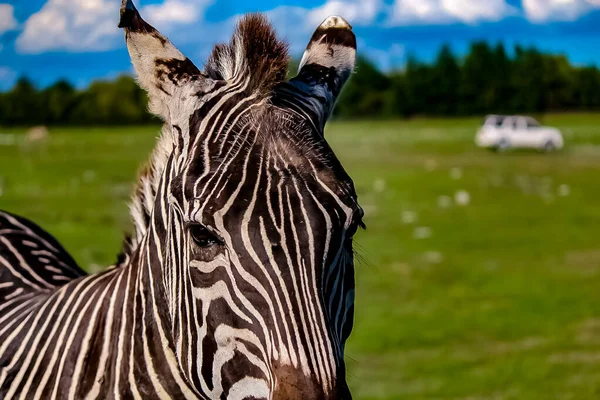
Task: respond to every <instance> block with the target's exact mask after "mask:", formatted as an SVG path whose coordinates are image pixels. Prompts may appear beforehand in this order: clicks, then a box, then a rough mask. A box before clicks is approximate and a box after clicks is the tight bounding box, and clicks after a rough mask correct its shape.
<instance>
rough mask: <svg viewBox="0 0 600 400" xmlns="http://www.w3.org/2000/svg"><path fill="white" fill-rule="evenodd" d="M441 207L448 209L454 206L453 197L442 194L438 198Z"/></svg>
mask: <svg viewBox="0 0 600 400" xmlns="http://www.w3.org/2000/svg"><path fill="white" fill-rule="evenodd" d="M437 205H438V207H439V208H442V209H446V208H450V207H452V198H451V197H450V196H440V197H438V200H437Z"/></svg>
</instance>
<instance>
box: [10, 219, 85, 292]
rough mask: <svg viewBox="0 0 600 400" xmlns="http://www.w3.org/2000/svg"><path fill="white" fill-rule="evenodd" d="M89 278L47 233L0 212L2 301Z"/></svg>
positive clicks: (36, 226) (25, 220)
mask: <svg viewBox="0 0 600 400" xmlns="http://www.w3.org/2000/svg"><path fill="white" fill-rule="evenodd" d="M84 275H86V273H85V272H84V271H83V270H82V269H81V268H80V267H79V266H78V265H77V263H76V262H75V260H73V258H72V257H71V256H70V255H69V253H67V251H66V250H65V249H64V248H63V247H62V246H61V245H60V243H58V241H57V240H56V239H55V238H54V237H53V236H52V235H50V234H49V233H48V232H46V231H45V230H43V229H42V228H40V227H39V226H38V225H36V224H34V223H33V222H31V221H29V220H28V219H26V218H23V217H19V216H16V215H14V214H11V213H8V212H5V211H2V210H0V302H1V301H6V300H10V299H12V298H15V297H18V296H21V295H25V294H27V293H34V292H38V291H44V290H52V289H55V288H56V287H59V286H62V285H64V284H65V283H67V282H70V281H71V280H73V279H75V278H79V277H81V276H84Z"/></svg>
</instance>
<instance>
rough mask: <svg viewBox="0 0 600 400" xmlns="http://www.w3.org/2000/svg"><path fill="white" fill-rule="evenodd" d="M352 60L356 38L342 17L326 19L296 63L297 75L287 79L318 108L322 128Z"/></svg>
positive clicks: (350, 69)
mask: <svg viewBox="0 0 600 400" xmlns="http://www.w3.org/2000/svg"><path fill="white" fill-rule="evenodd" d="M355 61H356V36H355V35H354V33H353V32H352V26H350V24H349V23H348V22H347V21H346V20H344V19H343V18H342V17H337V16H332V17H329V18H327V19H326V20H325V21H324V22H323V23H322V24H321V25H320V26H319V27H318V28H317V30H316V31H315V33H313V35H312V37H311V39H310V42H309V43H308V45H307V46H306V51H305V52H304V55H303V57H302V61H300V68H299V71H298V75H297V76H296V77H295V78H293V79H291V80H290V83H291V84H293V85H294V86H296V87H297V88H298V89H301V90H303V91H304V92H306V93H307V96H308V97H310V98H312V101H311V103H313V104H315V105H316V106H317V108H320V110H319V111H320V114H321V117H322V123H323V125H324V124H325V122H326V120H327V118H329V116H330V115H331V112H332V111H333V106H334V105H335V101H336V99H337V97H338V95H339V94H340V92H341V90H342V87H343V86H344V84H345V83H346V81H347V80H348V78H349V77H350V74H351V73H352V72H353V71H354V64H355ZM317 104H318V105H317Z"/></svg>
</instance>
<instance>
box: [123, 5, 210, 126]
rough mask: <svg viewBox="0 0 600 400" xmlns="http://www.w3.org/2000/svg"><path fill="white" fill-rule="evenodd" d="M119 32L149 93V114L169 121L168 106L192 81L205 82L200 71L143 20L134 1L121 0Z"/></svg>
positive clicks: (141, 83)
mask: <svg viewBox="0 0 600 400" xmlns="http://www.w3.org/2000/svg"><path fill="white" fill-rule="evenodd" d="M119 28H123V29H124V30H125V42H126V43H127V50H128V51H129V55H130V57H131V61H132V62H133V66H134V68H135V71H136V74H137V76H138V82H139V84H140V86H141V87H142V88H143V89H145V90H146V91H147V92H148V96H149V99H150V111H151V112H153V113H154V114H156V115H158V116H161V117H163V118H164V119H167V118H168V109H167V104H168V102H169V100H172V99H173V98H174V97H180V94H176V93H175V92H176V91H177V90H178V89H179V88H181V87H183V86H184V85H185V84H186V83H189V82H191V81H198V80H199V79H205V78H206V77H205V76H203V75H202V74H201V73H200V71H199V70H198V68H196V66H195V65H194V63H192V62H191V61H190V59H188V58H187V57H185V56H184V55H183V54H182V53H181V52H180V51H179V50H178V49H177V48H176V47H175V46H173V44H172V43H171V42H170V41H169V40H168V39H167V38H165V37H164V36H163V35H162V34H161V33H160V32H158V31H157V30H156V29H155V28H154V27H152V26H151V25H150V24H148V23H147V22H146V21H144V20H143V19H142V17H141V16H140V13H139V12H138V10H137V9H136V8H135V6H134V5H133V2H132V0H122V2H121V21H120V22H119Z"/></svg>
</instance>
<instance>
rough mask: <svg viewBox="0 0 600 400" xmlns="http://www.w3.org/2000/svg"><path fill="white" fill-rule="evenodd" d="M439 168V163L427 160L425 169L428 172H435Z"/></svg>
mask: <svg viewBox="0 0 600 400" xmlns="http://www.w3.org/2000/svg"><path fill="white" fill-rule="evenodd" d="M436 168H437V161H435V160H433V159H431V158H430V159H428V160H425V169H426V170H427V171H430V172H431V171H435V169H436Z"/></svg>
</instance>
